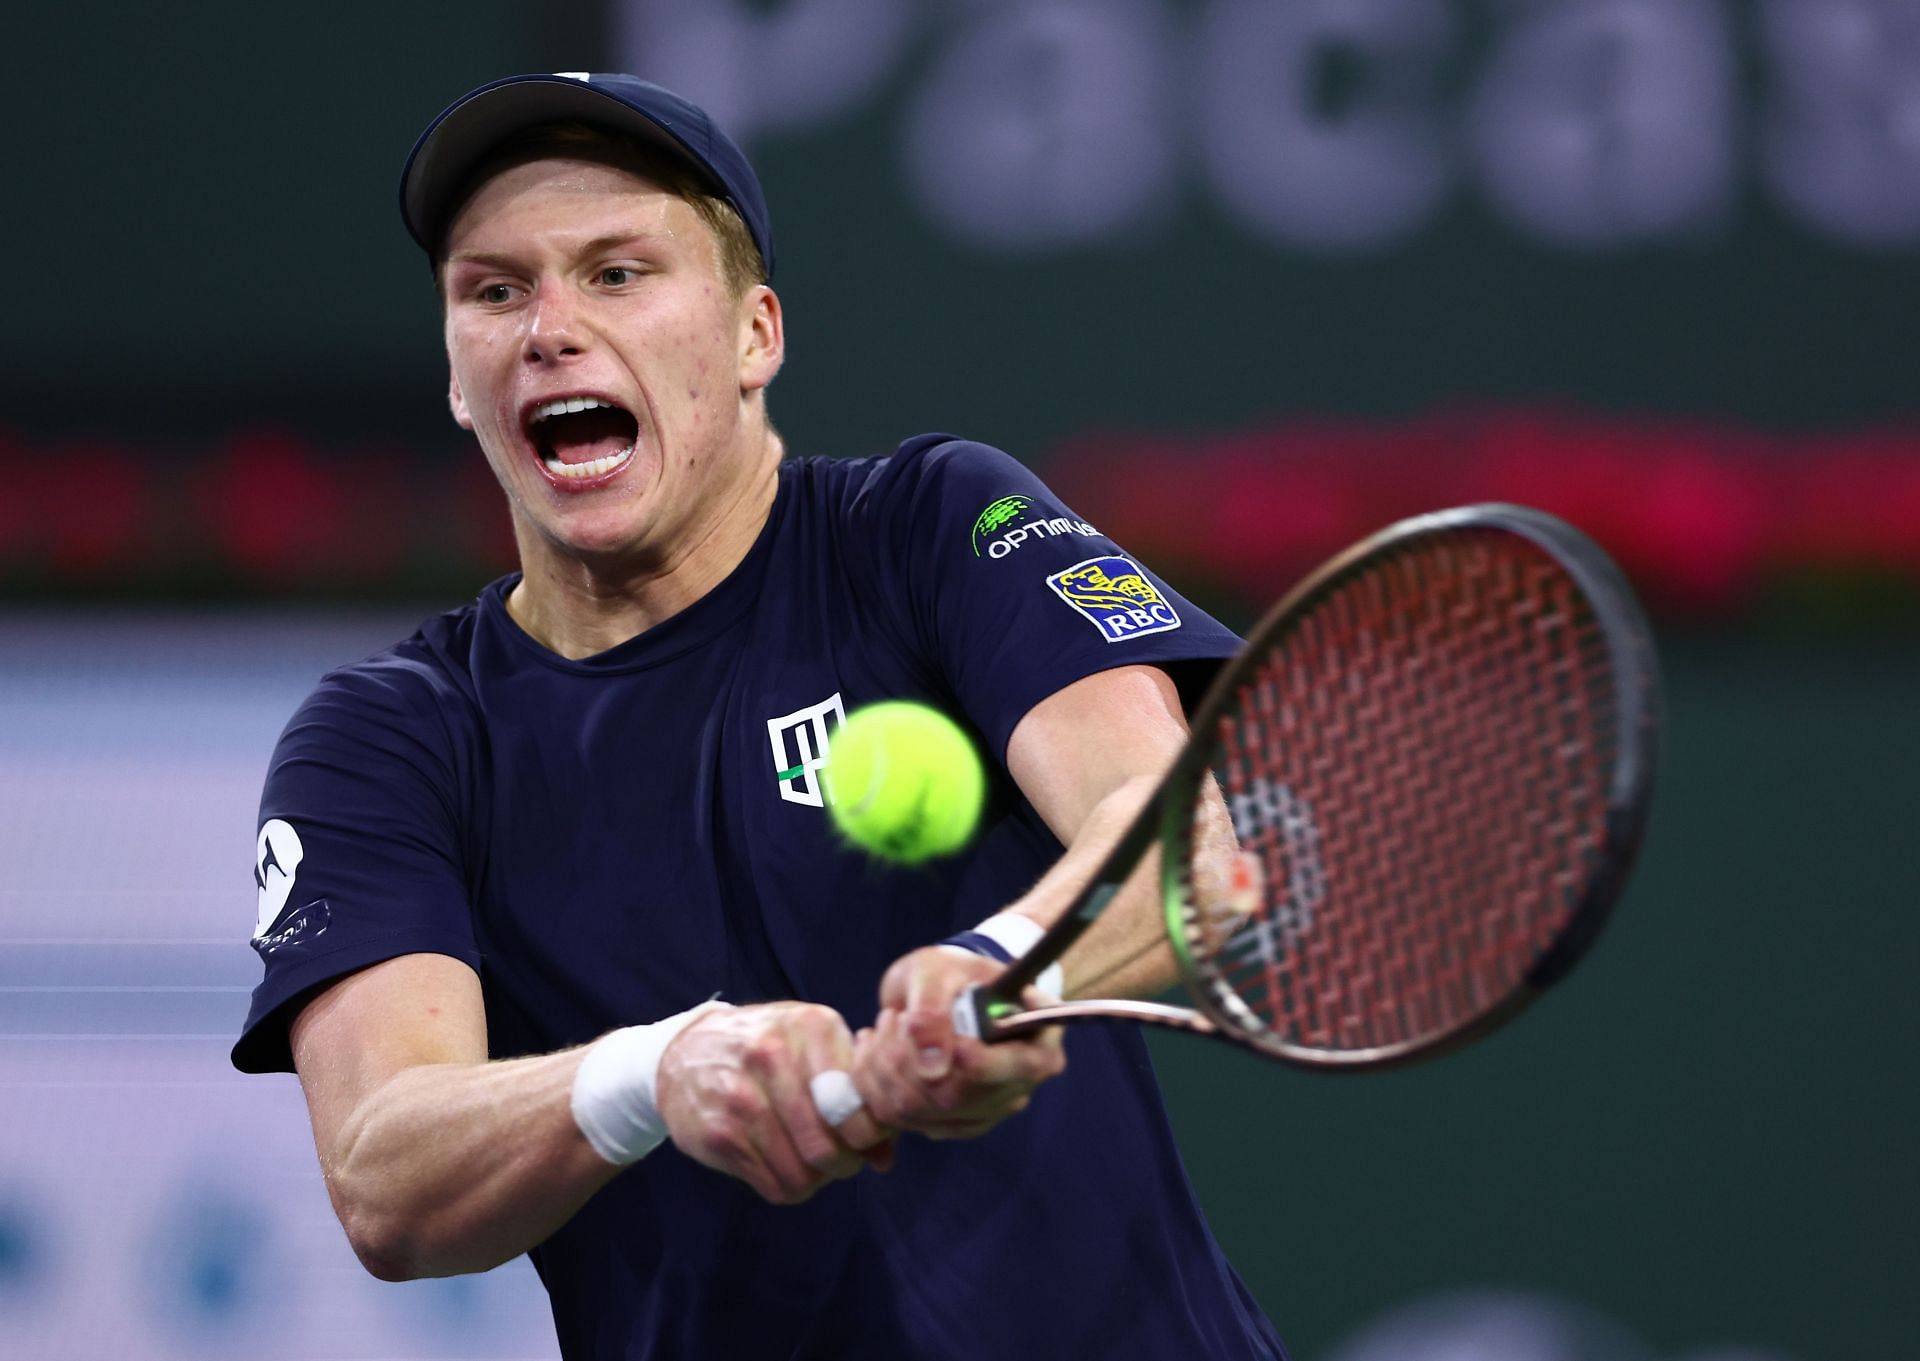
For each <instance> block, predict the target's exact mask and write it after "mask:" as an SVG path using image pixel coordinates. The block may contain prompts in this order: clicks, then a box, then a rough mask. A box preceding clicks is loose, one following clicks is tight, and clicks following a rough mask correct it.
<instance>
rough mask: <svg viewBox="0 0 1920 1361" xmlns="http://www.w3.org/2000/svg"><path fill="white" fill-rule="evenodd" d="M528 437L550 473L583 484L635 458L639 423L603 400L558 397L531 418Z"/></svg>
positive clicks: (540, 407) (535, 409) (535, 412)
mask: <svg viewBox="0 0 1920 1361" xmlns="http://www.w3.org/2000/svg"><path fill="white" fill-rule="evenodd" d="M527 436H528V438H529V439H531V440H532V441H533V448H534V452H535V453H537V454H538V455H539V456H540V463H541V466H542V467H544V468H545V469H546V470H547V471H548V472H549V473H550V474H552V475H553V476H554V477H557V478H564V479H566V480H568V481H573V482H584V481H586V480H587V479H589V478H598V477H604V476H606V475H607V474H609V473H612V472H614V471H616V470H618V469H619V468H621V467H622V466H624V465H625V464H626V463H627V461H628V460H630V459H631V458H632V457H633V446H634V442H635V440H637V439H638V438H639V436H640V423H639V422H638V421H637V420H635V419H634V418H633V415H632V414H631V413H630V412H628V411H626V410H625V409H623V408H621V407H619V406H616V405H615V404H614V403H612V402H610V401H607V400H606V399H604V398H601V397H556V398H555V399H554V400H552V401H550V402H542V403H541V404H540V405H539V406H536V407H535V408H533V410H532V411H531V412H530V413H528V416H527Z"/></svg>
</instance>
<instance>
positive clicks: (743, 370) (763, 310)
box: [740, 284, 787, 392]
mask: <svg viewBox="0 0 1920 1361" xmlns="http://www.w3.org/2000/svg"><path fill="white" fill-rule="evenodd" d="M741 309H742V311H741V316H740V390H741V391H742V392H754V391H757V390H759V389H760V388H763V387H765V386H766V385H767V384H768V383H771V382H772V381H773V376H774V375H775V374H776V373H778V372H780V365H781V364H782V363H784V362H785V361H786V357H787V330H786V323H785V321H784V320H783V319H782V317H781V314H780V295H779V294H777V293H775V292H774V291H773V290H772V289H771V288H768V287H767V286H766V285H765V284H756V285H754V287H753V288H751V289H749V290H748V292H747V296H746V297H745V298H743V299H742V300H741Z"/></svg>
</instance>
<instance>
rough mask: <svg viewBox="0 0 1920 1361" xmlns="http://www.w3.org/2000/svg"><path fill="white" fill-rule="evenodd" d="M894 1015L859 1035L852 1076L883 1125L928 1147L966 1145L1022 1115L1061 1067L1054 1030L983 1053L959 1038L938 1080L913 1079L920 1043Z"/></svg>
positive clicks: (884, 1013) (884, 1014)
mask: <svg viewBox="0 0 1920 1361" xmlns="http://www.w3.org/2000/svg"><path fill="white" fill-rule="evenodd" d="M923 1039H924V1034H919V1035H917V1034H915V1033H914V1031H913V1029H912V1024H911V1021H910V1019H909V1018H908V1017H907V1016H905V1015H904V1014H903V1013H901V1012H897V1011H882V1012H881V1013H880V1015H879V1017H878V1018H877V1019H876V1020H875V1022H874V1024H873V1028H872V1029H871V1030H867V1031H862V1032H861V1035H860V1039H859V1043H858V1044H857V1046H856V1050H855V1061H854V1074H855V1080H856V1081H857V1082H858V1084H859V1087H860V1091H861V1093H862V1094H863V1095H864V1096H865V1097H866V1099H867V1105H868V1108H869V1110H870V1111H871V1112H872V1113H873V1114H874V1115H875V1116H877V1117H878V1118H879V1119H880V1120H881V1121H882V1122H883V1123H884V1124H887V1125H890V1126H893V1127H895V1128H899V1129H911V1130H913V1131H915V1132H917V1133H920V1134H925V1135H927V1136H929V1137H931V1138H936V1139H957V1138H972V1137H974V1136H976V1135H979V1134H983V1133H985V1132H986V1131H987V1130H988V1129H991V1128H992V1127H993V1126H994V1125H996V1124H998V1123H999V1122H1000V1121H1001V1120H1004V1119H1005V1118H1006V1117H1007V1116H1009V1115H1013V1114H1016V1113H1018V1112H1019V1111H1021V1110H1024V1109H1025V1108H1026V1106H1027V1102H1028V1101H1029V1099H1030V1098H1031V1095H1032V1092H1033V1090H1034V1088H1035V1087H1037V1086H1038V1085H1039V1084H1040V1083H1042V1082H1044V1081H1047V1080H1048V1079H1050V1078H1052V1077H1055V1076H1057V1075H1058V1074H1059V1073H1060V1072H1061V1071H1062V1070H1064V1068H1065V1066H1066V1053H1065V1049H1064V1047H1063V1046H1062V1044H1061V1042H1060V1036H1059V1033H1058V1031H1057V1029H1050V1030H1048V1031H1046V1032H1044V1033H1043V1034H1042V1035H1041V1036H1040V1037H1038V1038H1036V1039H1034V1040H1031V1041H1018V1042H1015V1043H1011V1044H1001V1045H983V1044H981V1043H979V1042H978V1041H976V1040H970V1039H966V1038H964V1037H962V1038H959V1039H958V1040H957V1041H956V1043H955V1045H954V1048H953V1050H952V1060H951V1062H950V1064H949V1065H948V1068H947V1070H946V1072H945V1073H944V1074H943V1075H942V1076H941V1077H940V1078H938V1079H935V1080H931V1081H929V1080H928V1079H926V1078H925V1077H923V1076H922V1075H921V1070H920V1063H921V1050H922V1049H923V1047H924V1046H923V1045H922V1043H921V1041H922V1040H923Z"/></svg>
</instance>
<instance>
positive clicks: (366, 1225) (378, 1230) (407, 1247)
mask: <svg viewBox="0 0 1920 1361" xmlns="http://www.w3.org/2000/svg"><path fill="white" fill-rule="evenodd" d="M338 1208H339V1212H340V1227H341V1228H343V1229H345V1230H346V1231H347V1244H348V1246H350V1247H351V1248H352V1249H353V1255H354V1256H355V1257H357V1258H359V1259H360V1265H361V1266H363V1267H365V1268H366V1271H367V1274H368V1275H369V1276H372V1277H373V1278H374V1279H375V1280H378V1281H417V1280H419V1279H420V1278H421V1277H423V1276H426V1275H428V1274H429V1273H428V1271H427V1270H426V1269H425V1267H424V1265H423V1262H422V1254H421V1252H420V1249H419V1245H418V1244H416V1243H414V1242H413V1241H411V1240H410V1238H409V1237H408V1236H407V1235H406V1234H404V1233H402V1232H401V1231H400V1228H399V1226H398V1225H397V1224H395V1223H393V1222H392V1221H391V1220H383V1219H382V1217H381V1216H378V1215H373V1214H368V1213H365V1212H364V1211H355V1210H351V1209H349V1208H348V1207H346V1206H340V1207H338Z"/></svg>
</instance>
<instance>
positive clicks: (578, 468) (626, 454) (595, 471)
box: [540, 444, 633, 477]
mask: <svg viewBox="0 0 1920 1361" xmlns="http://www.w3.org/2000/svg"><path fill="white" fill-rule="evenodd" d="M631 457H633V446H632V445H631V444H629V445H628V446H627V447H626V448H624V449H622V450H621V451H620V452H619V453H617V454H608V455H607V456H606V457H605V458H596V459H590V460H588V461H587V462H585V463H562V462H561V461H560V460H559V459H557V458H543V459H541V460H540V461H541V462H542V463H544V464H546V465H547V471H548V472H550V473H552V474H554V475H555V476H556V477H598V476H600V474H601V473H610V472H612V471H613V470H614V469H615V468H618V467H619V466H620V465H621V464H622V463H625V462H626V461H627V460H628V459H629V458H631Z"/></svg>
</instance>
